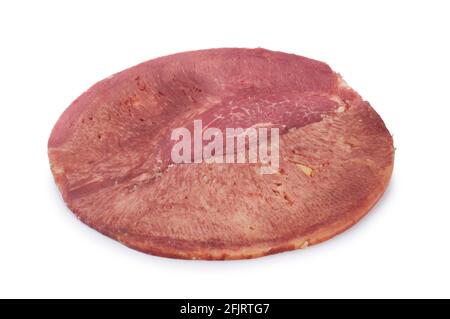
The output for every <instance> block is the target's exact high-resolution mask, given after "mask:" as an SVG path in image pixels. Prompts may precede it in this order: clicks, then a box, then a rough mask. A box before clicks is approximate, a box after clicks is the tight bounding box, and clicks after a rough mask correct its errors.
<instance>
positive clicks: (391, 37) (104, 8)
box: [0, 0, 450, 298]
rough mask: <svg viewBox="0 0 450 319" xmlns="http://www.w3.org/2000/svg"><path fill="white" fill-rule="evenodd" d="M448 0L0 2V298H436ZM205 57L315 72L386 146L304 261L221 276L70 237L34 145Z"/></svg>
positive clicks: (241, 266) (443, 207) (267, 262)
mask: <svg viewBox="0 0 450 319" xmlns="http://www.w3.org/2000/svg"><path fill="white" fill-rule="evenodd" d="M448 3H449V2H448V1H421V2H416V1H404V2H402V1H386V2H383V1H371V2H370V3H369V1H327V2H324V1H307V2H306V1H305V2H301V1H291V2H283V1H271V2H266V1H254V2H253V1H230V0H228V1H221V2H218V1H179V2H174V1H160V2H159V3H157V2H156V1H154V2H152V1H142V2H134V1H123V2H120V3H119V2H116V1H104V2H102V1H86V2H84V1H71V2H69V1H28V2H24V1H8V2H7V1H1V4H0V107H1V113H0V114H1V117H0V121H1V125H0V130H1V131H0V133H1V134H0V138H1V157H0V161H1V165H0V169H1V175H0V187H1V189H0V194H1V195H0V196H1V199H0V297H149V298H155V297H159V298H175V297H180V298H195V297H210V298H215V297H223V298H229V297H235V298H239V297H254V298H259V297H267V298H278V297H286V298H300V297H308V298H313V297H363V298H365V297H387V298H389V297H447V298H448V297H450V291H449V289H450V288H449V285H450V248H449V244H450V229H449V228H450V208H449V206H450V205H449V200H450V187H449V181H450V174H449V165H450V156H449V146H450V145H449V144H450V143H449V141H448V138H449V136H450V134H449V133H450V129H449V127H450V105H449V96H450V90H449V85H450V62H449V57H450V48H449V43H450V41H449V30H450V22H449V21H450V19H449V12H450V8H449V4H448ZM213 47H264V48H267V49H272V50H280V51H286V52H291V53H296V54H300V55H304V56H307V57H311V58H315V59H318V60H322V61H325V62H327V63H329V64H330V66H331V67H332V68H333V69H334V70H336V71H338V72H340V73H341V74H342V75H343V76H344V78H345V79H346V80H347V82H348V83H349V84H350V85H351V86H353V87H354V88H355V89H356V90H357V91H358V92H359V93H360V94H361V95H362V96H363V97H364V98H365V99H367V100H369V101H370V102H371V104H372V105H373V106H374V108H375V109H376V110H377V112H378V113H379V114H380V115H381V116H382V117H383V119H384V120H385V122H386V125H387V127H388V128H389V130H390V131H391V133H392V134H393V135H394V141H395V146H396V147H397V152H396V159H395V169H394V175H393V179H392V182H391V184H390V186H389V189H388V191H387V192H386V194H385V196H384V197H383V198H382V200H381V201H380V202H379V203H378V205H377V206H376V207H375V208H374V209H373V210H372V212H371V213H370V214H369V215H368V216H367V217H366V218H364V219H363V220H362V221H361V222H360V223H358V224H357V225H356V226H354V227H353V228H352V229H350V230H349V231H347V232H345V233H344V234H342V235H340V236H338V237H336V238H334V239H332V240H330V241H328V242H326V243H324V244H321V245H318V246H315V247H312V248H309V249H306V250H303V251H293V252H288V253H282V254H278V255H274V256H270V257H265V258H260V259H254V260H246V261H233V262H204V261H183V260H171V259H165V258H160V257H153V256H148V255H144V254H141V253H138V252H135V251H133V250H131V249H128V248H126V247H124V246H122V245H120V244H118V243H117V242H115V241H113V240H111V239H108V238H106V237H104V236H102V235H100V234H99V233H97V232H96V231H94V230H91V229H89V228H88V227H87V226H85V225H83V224H82V223H80V222H79V221H78V220H77V219H76V218H75V217H74V216H73V215H72V213H71V212H70V211H69V210H68V209H67V208H66V207H65V205H64V203H63V201H62V199H61V197H60V195H59V192H58V191H57V189H56V186H55V184H54V182H53V179H52V176H51V173H50V169H49V165H48V159H47V154H46V152H47V149H46V144H47V139H48V136H49V134H50V131H51V129H52V127H53V125H54V124H55V122H56V120H57V118H58V117H59V115H60V114H61V113H62V112H63V111H64V109H65V108H66V107H67V106H68V105H69V104H70V103H71V102H72V100H74V99H75V98H76V97H77V96H78V95H80V94H81V93H82V92H84V91H85V90H86V89H87V88H88V87H89V86H91V85H92V84H94V83H95V82H97V81H98V80H101V79H103V78H105V77H107V76H108V75H110V74H112V73H115V72H117V71H120V70H122V69H125V68H127V67H130V66H132V65H134V64H137V63H140V62H143V61H145V60H148V59H152V58H155V57H158V56H161V55H166V54H170V53H175V52H180V51H186V50H194V49H202V48H213Z"/></svg>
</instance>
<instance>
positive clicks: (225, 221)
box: [48, 49, 394, 259]
mask: <svg viewBox="0 0 450 319" xmlns="http://www.w3.org/2000/svg"><path fill="white" fill-rule="evenodd" d="M195 120H201V121H202V122H203V125H204V126H205V127H214V128H217V129H220V130H222V131H225V130H226V128H244V129H246V128H259V127H266V128H268V129H271V128H277V129H278V130H279V134H280V136H279V155H280V158H279V166H278V167H277V169H276V171H274V172H272V173H271V174H262V173H261V170H260V168H261V166H262V163H259V162H257V163H250V162H246V163H234V164H232V163H206V162H204V161H203V162H201V163H180V164H178V163H176V162H174V160H173V158H172V157H171V150H172V149H173V147H174V144H175V141H174V140H172V139H171V133H172V132H173V130H174V129H176V128H180V127H184V128H187V129H188V130H189V131H192V130H193V123H194V121H195ZM224 142H227V141H226V139H225V141H224ZM233 151H234V150H233ZM48 154H49V159H50V165H51V170H52V173H53V175H54V178H55V181H56V183H57V185H58V187H59V189H60V191H61V193H62V196H63V198H64V201H65V202H66V203H67V205H68V207H69V208H70V209H71V210H72V211H73V212H74V214H75V215H76V216H77V217H78V218H79V219H80V220H81V221H82V222H84V223H86V224H87V225H89V226H91V227H92V228H94V229H96V230H98V231H99V232H101V233H103V234H105V235H107V236H109V237H111V238H114V239H116V240H118V241H120V242H121V243H123V244H125V245H127V246H129V247H131V248H134V249H137V250H139V251H142V252H145V253H149V254H154V255H159V256H166V257H174V258H187V259H241V258H253V257H259V256H264V255H268V254H273V253H277V252H281V251H286V250H292V249H297V248H304V247H307V246H309V245H313V244H316V243H319V242H322V241H324V240H327V239H329V238H331V237H333V236H334V235H336V234H338V233H340V232H342V231H344V230H345V229H347V228H349V227H350V226H352V225H353V224H355V223H356V222H357V221H358V220H359V219H360V218H362V217H363V216H364V215H365V214H366V213H367V212H368V211H369V210H370V209H371V208H372V207H373V205H374V204H375V203H376V202H377V201H378V199H379V198H380V197H381V195H382V194H383V192H384V191H385V189H386V187H387V185H388V182H389V179H390V176H391V173H392V169H393V162H394V147H393V141H392V137H391V135H390V133H389V131H388V130H387V129H386V127H385V125H384V123H383V121H382V119H381V118H380V116H379V115H378V114H377V113H376V112H375V111H374V110H373V109H372V107H371V106H370V105H369V103H368V102H366V101H364V100H363V99H362V98H361V97H360V96H359V95H358V94H357V93H356V92H355V91H354V90H352V89H351V88H350V87H349V86H348V85H347V84H346V83H345V82H344V81H343V80H342V78H341V77H340V75H338V74H337V73H335V72H334V71H332V70H331V69H330V67H329V66H328V65H327V64H325V63H322V62H319V61H315V60H311V59H308V58H304V57H301V56H297V55H293V54H287V53H282V52H274V51H268V50H264V49H210V50H201V51H193V52H184V53H178V54H174V55H170V56H165V57H161V58H157V59H154V60H151V61H147V62H144V63H142V64H139V65H137V66H134V67H132V68H130V69H127V70H125V71H122V72H119V73H117V74H115V75H113V76H111V77H108V78H107V79H104V80H102V81H100V82H98V83H97V84H95V85H94V86H92V87H91V88H90V89H89V90H88V91H86V92H85V93H83V94H82V95H81V96H80V97H79V98H77V99H76V100H75V101H74V102H73V103H72V104H71V105H70V106H69V108H68V109H67V110H66V111H65V112H64V113H63V114H62V115H61V117H60V118H59V120H58V122H57V123H56V125H55V127H54V128H53V131H52V133H51V136H50V138H49V142H48ZM216 155H217V154H216ZM219 155H220V154H219ZM234 155H236V154H234Z"/></svg>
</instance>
